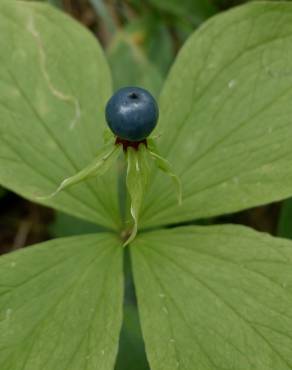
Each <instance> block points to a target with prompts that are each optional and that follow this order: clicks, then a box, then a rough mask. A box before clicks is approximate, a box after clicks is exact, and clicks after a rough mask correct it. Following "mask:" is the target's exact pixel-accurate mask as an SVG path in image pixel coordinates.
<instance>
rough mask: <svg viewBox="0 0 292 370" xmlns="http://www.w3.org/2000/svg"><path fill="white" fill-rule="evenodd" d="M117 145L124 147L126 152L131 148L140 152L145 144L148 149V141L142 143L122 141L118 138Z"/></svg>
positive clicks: (141, 141)
mask: <svg viewBox="0 0 292 370" xmlns="http://www.w3.org/2000/svg"><path fill="white" fill-rule="evenodd" d="M115 144H116V145H123V150H124V151H125V152H126V151H127V149H128V148H129V146H130V147H131V148H133V149H135V150H138V148H139V145H140V144H144V145H145V146H146V148H147V140H146V139H144V140H140V141H129V140H125V139H121V138H120V137H117V138H116V142H115Z"/></svg>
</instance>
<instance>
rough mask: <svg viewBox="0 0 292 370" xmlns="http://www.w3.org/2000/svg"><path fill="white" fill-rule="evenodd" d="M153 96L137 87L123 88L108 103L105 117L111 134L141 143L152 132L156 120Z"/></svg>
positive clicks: (156, 108)
mask: <svg viewBox="0 0 292 370" xmlns="http://www.w3.org/2000/svg"><path fill="white" fill-rule="evenodd" d="M158 115H159V111H158V106H157V103H156V101H155V99H154V98H153V96H152V95H151V94H150V93H149V92H148V91H146V90H144V89H141V88H139V87H124V88H122V89H120V90H118V91H117V92H116V93H115V94H114V95H113V96H112V97H111V98H110V100H109V101H108V103H107V105H106V110H105V117H106V120H107V123H108V125H109V127H110V129H111V130H112V132H113V133H114V134H115V135H116V136H117V137H118V138H120V139H123V140H128V141H142V140H144V139H146V138H147V137H148V136H149V135H150V133H151V132H152V131H153V129H154V127H155V126H156V123H157V120H158Z"/></svg>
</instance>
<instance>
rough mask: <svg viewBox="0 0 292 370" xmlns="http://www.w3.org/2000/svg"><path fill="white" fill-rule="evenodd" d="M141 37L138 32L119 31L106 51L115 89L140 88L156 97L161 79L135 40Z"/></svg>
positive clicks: (156, 69)
mask: <svg viewBox="0 0 292 370" xmlns="http://www.w3.org/2000/svg"><path fill="white" fill-rule="evenodd" d="M140 37H143V34H142V35H140V33H139V32H136V33H130V32H127V31H120V32H119V33H117V35H116V36H115V38H114V39H113V41H112V43H111V45H110V47H109V48H108V51H107V56H108V61H109V64H110V67H111V70H112V74H113V81H114V87H115V89H119V88H121V87H124V86H131V85H132V86H140V87H143V88H145V89H147V90H150V91H151V93H152V94H153V95H154V96H158V95H159V92H160V89H161V85H162V77H161V74H160V72H159V71H158V68H156V66H155V65H154V64H152V63H151V61H149V60H148V59H147V56H146V55H145V53H144V51H143V49H142V48H141V47H139V45H137V39H139V38H140Z"/></svg>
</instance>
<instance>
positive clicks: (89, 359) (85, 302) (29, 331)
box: [0, 234, 123, 370]
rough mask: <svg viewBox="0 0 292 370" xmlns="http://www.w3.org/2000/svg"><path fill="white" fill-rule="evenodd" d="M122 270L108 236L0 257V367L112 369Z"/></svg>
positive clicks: (53, 243) (46, 245)
mask: <svg viewBox="0 0 292 370" xmlns="http://www.w3.org/2000/svg"><path fill="white" fill-rule="evenodd" d="M122 270H123V268H122V248H121V245H120V243H119V242H118V240H117V239H116V238H115V237H114V236H112V235H110V234H98V235H86V236H80V237H71V238H64V239H56V240H54V241H49V242H46V243H43V244H39V245H37V246H33V247H29V248H27V249H24V250H22V251H20V252H14V253H11V254H8V255H6V256H3V257H1V259H0V281H1V283H0V351H1V356H0V368H1V370H16V369H23V370H40V369H44V370H55V369H58V370H67V369H70V370H87V369H92V370H95V369H96V370H112V369H113V367H114V362H115V357H116V354H117V347H118V336H119V331H120V327H121V323H122V302H123V277H122V274H123V271H122Z"/></svg>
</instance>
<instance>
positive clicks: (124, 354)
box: [0, 0, 292, 370]
mask: <svg viewBox="0 0 292 370" xmlns="http://www.w3.org/2000/svg"><path fill="white" fill-rule="evenodd" d="M11 1H12V0H11ZM27 1H29V0H27ZM42 2H46V3H50V4H51V5H52V6H56V7H58V8H60V9H61V10H62V11H64V12H66V13H68V14H69V15H71V16H72V17H74V18H75V19H76V20H77V21H79V22H80V23H82V24H83V25H84V26H85V27H87V28H88V29H89V30H90V31H91V32H92V33H93V34H94V35H95V36H96V38H97V39H98V40H99V42H100V43H101V45H102V46H103V48H104V50H105V53H106V55H107V58H108V62H109V65H110V67H111V70H112V75H113V84H114V88H115V89H118V88H119V87H121V86H126V85H138V86H141V87H145V88H146V89H148V90H150V91H151V92H152V94H153V95H154V96H156V97H158V96H159V92H160V89H161V87H162V84H163V81H164V79H165V78H166V76H167V73H168V70H169V68H170V67H171V65H172V63H173V61H174V59H175V56H176V54H177V52H178V51H179V49H180V48H181V46H182V45H183V43H184V41H185V40H186V38H187V37H188V36H189V35H190V34H191V33H192V32H193V31H194V30H195V29H196V28H197V27H199V26H200V24H201V23H202V22H204V21H205V20H207V19H208V18H209V17H211V16H213V15H215V14H216V13H219V12H221V11H224V10H226V9H228V8H231V7H233V6H236V5H239V4H242V3H244V2H246V1H239V0H146V1H141V0H127V1H126V0H125V1H119V0H112V1H110V0H104V1H102V0H43V1H42ZM77 52H78V51H77ZM194 62H195V61H194ZM214 222H216V223H218V222H219V223H225V222H232V223H240V224H244V225H248V226H251V227H253V228H255V229H257V230H259V231H266V232H268V233H270V234H273V235H278V236H283V237H287V238H292V199H288V200H286V201H284V202H281V203H275V204H271V205H267V206H263V207H257V208H254V209H251V210H247V211H244V212H240V213H237V214H232V215H229V216H225V217H221V218H219V219H218V218H217V219H212V220H204V221H202V222H199V223H201V224H202V223H204V224H206V223H207V224H212V223H214ZM99 231H101V229H100V228H99V227H97V226H96V225H92V224H89V223H87V222H84V221H80V220H77V219H75V218H74V217H71V216H67V215H65V214H63V213H59V212H54V211H52V210H50V209H48V208H45V207H41V206H38V205H36V204H34V203H31V202H28V201H26V200H24V199H22V198H20V197H19V196H18V195H16V194H13V193H12V192H10V191H8V190H6V189H3V188H1V187H0V253H1V254H3V253H7V252H10V251H14V250H17V249H19V248H23V247H25V246H28V245H31V244H34V243H38V242H41V241H44V240H48V239H50V238H54V237H59V236H69V235H76V234H82V233H92V232H99ZM125 273H126V281H125V285H126V290H125V291H126V293H125V317H124V324H123V330H122V333H121V337H120V349H119V355H118V361H117V365H116V370H146V369H149V367H148V364H147V360H146V356H145V350H144V344H143V340H142V335H141V330H140V325H139V317H138V312H137V309H136V299H135V293H134V289H133V283H132V275H131V266H130V260H129V257H128V255H127V254H126V256H125ZM157 330H159V328H157Z"/></svg>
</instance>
